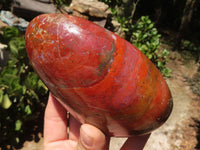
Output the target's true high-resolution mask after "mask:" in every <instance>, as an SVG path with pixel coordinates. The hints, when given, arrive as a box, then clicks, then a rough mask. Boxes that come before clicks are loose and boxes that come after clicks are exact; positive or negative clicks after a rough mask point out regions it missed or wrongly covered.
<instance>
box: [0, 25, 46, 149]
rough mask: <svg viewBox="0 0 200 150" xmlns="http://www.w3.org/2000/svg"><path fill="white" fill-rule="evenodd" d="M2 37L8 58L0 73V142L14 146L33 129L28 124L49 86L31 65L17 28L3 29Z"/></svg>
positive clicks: (38, 114)
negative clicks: (8, 52)
mask: <svg viewBox="0 0 200 150" xmlns="http://www.w3.org/2000/svg"><path fill="white" fill-rule="evenodd" d="M1 38H2V40H3V42H4V43H6V44H7V45H8V49H7V50H8V51H10V56H9V58H10V59H9V61H8V64H7V65H6V66H4V68H3V70H2V71H1V74H0V114H1V115H0V120H1V123H0V127H1V132H0V137H1V141H0V145H1V146H3V145H6V144H7V145H16V144H17V143H19V142H22V139H21V137H22V135H23V134H25V133H24V132H25V131H27V130H31V131H32V129H30V128H32V126H30V125H29V126H27V123H30V122H35V121H36V120H37V118H38V117H39V116H40V115H41V114H40V112H41V111H42V110H44V107H45V103H46V100H47V95H48V89H47V88H46V86H45V85H44V84H43V83H42V81H41V80H40V79H39V77H38V76H37V74H36V73H35V72H34V71H33V69H32V67H31V66H30V64H29V60H28V57H27V54H26V48H25V40H24V37H19V31H18V30H17V29H16V28H13V27H9V28H4V29H3V34H2V35H1ZM40 100H42V101H40ZM41 113H42V112H41ZM32 125H33V126H35V124H32Z"/></svg>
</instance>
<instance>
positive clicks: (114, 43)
mask: <svg viewBox="0 0 200 150" xmlns="http://www.w3.org/2000/svg"><path fill="white" fill-rule="evenodd" d="M26 48H27V52H28V56H29V59H30V61H31V63H32V66H33V67H34V69H35V71H36V72H37V73H38V75H39V76H40V78H41V79H42V81H43V82H44V83H45V84H46V86H47V87H48V88H49V90H50V91H51V92H52V93H53V95H54V96H55V97H56V98H57V99H58V100H59V101H60V102H61V103H62V104H63V105H64V106H65V107H66V109H67V110H68V111H69V112H70V113H71V114H72V115H73V116H74V117H75V118H76V119H77V120H79V121H80V122H81V123H89V124H92V125H95V126H96V127H98V128H100V129H101V130H102V131H103V132H104V133H105V134H107V135H109V136H120V137H125V136H131V135H135V134H145V133H149V132H151V131H152V130H154V129H156V128H157V127H159V126H161V125H162V124H163V123H164V122H165V121H166V120H167V118H168V117H169V115H170V113H171V110H172V98H171V94H170V91H169V89H168V86H167V84H166V82H165V80H164V78H163V77H162V75H161V73H160V72H159V71H158V69H157V68H156V67H155V66H154V64H153V63H152V62H151V61H150V60H149V59H148V58H147V57H146V56H145V55H144V54H143V53H142V52H141V51H140V50H138V49H137V48H136V47H134V46H133V45H132V44H130V43H129V42H127V41H126V40H124V39H122V38H121V37H119V36H118V35H116V34H114V33H112V32H110V31H108V30H106V29H104V28H102V27H100V26H98V25H96V24H94V23H92V22H89V21H87V20H84V19H81V18H78V17H74V16H69V15H63V14H44V15H40V16H38V17H36V18H34V19H33V20H32V21H31V22H30V24H29V26H28V28H27V31H26Z"/></svg>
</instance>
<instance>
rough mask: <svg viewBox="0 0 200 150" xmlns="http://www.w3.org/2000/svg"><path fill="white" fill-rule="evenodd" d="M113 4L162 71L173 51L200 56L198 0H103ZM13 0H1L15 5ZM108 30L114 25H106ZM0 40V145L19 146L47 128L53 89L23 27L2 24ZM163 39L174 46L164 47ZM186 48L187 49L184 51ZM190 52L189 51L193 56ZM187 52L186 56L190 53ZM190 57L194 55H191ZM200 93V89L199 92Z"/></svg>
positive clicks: (199, 79) (61, 0)
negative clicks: (34, 62) (1, 59)
mask: <svg viewBox="0 0 200 150" xmlns="http://www.w3.org/2000/svg"><path fill="white" fill-rule="evenodd" d="M99 1H102V2H104V3H106V4H108V5H109V9H110V10H111V12H112V19H113V20H116V21H117V22H119V23H120V27H121V28H122V30H123V32H124V35H125V36H124V38H125V39H126V40H128V41H129V42H131V43H132V44H133V45H135V46H136V47H138V48H139V49H140V50H141V51H142V52H143V53H144V54H145V55H146V56H147V57H148V58H149V59H150V60H151V61H152V62H153V63H154V64H155V65H156V66H157V68H158V69H159V70H160V71H161V72H162V74H163V76H165V77H170V76H171V70H170V69H169V68H168V67H167V66H166V64H167V61H168V59H169V55H170V52H174V51H177V52H178V53H182V54H183V57H189V56H191V57H192V58H193V59H195V63H196V64H198V62H199V59H200V42H199V39H200V32H199V31H200V2H199V1H198V0H169V1H160V0H155V1H153V2H152V1H149V0H99ZM10 2H11V1H6V0H0V6H1V7H2V9H3V8H5V9H8V8H9V7H10ZM70 2H71V1H68V0H54V3H55V5H58V6H62V5H69V4H70ZM107 28H108V29H109V28H110V27H109V24H108V25H107ZM0 31H1V32H0V43H2V44H6V45H7V48H6V49H5V51H9V52H10V55H9V61H8V63H7V65H5V66H4V68H3V69H2V70H0V120H1V122H0V129H1V130H0V147H1V148H2V150H3V149H6V148H8V147H7V145H11V146H10V147H9V148H10V149H12V148H14V147H15V148H18V147H20V146H22V144H23V142H24V141H25V140H27V139H25V138H24V137H26V138H27V137H28V138H29V139H31V138H33V137H35V136H37V133H38V132H41V131H42V127H41V126H42V125H43V115H44V109H45V106H46V102H47V98H48V89H47V88H46V86H45V85H44V84H43V82H42V81H41V80H40V79H39V77H38V76H37V74H36V73H35V72H34V70H33V68H32V67H31V64H30V63H29V60H28V57H27V54H26V47H25V40H24V32H20V31H19V30H18V29H17V28H15V27H5V28H2V29H0ZM162 44H167V45H169V46H170V47H171V48H172V49H167V48H163V47H162ZM183 52H184V53H183ZM188 53H189V55H188ZM185 54H186V55H185ZM189 59H190V58H189ZM188 81H189V82H190V84H191V85H192V86H193V90H194V92H196V94H199V93H200V89H199V87H200V86H199V85H200V75H196V78H195V80H191V79H188ZM199 95H200V94H199Z"/></svg>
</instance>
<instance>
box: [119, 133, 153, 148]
mask: <svg viewBox="0 0 200 150" xmlns="http://www.w3.org/2000/svg"><path fill="white" fill-rule="evenodd" d="M149 136H150V134H148V135H143V136H133V137H130V138H128V140H127V141H126V142H125V144H124V145H123V146H122V148H121V150H143V148H144V146H145V144H146V142H147V140H148V139H149Z"/></svg>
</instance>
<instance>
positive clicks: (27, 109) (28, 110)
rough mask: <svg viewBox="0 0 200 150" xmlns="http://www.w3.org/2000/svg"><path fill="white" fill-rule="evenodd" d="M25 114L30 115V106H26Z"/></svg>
mask: <svg viewBox="0 0 200 150" xmlns="http://www.w3.org/2000/svg"><path fill="white" fill-rule="evenodd" d="M25 112H26V114H27V115H30V114H31V113H32V111H31V108H30V105H26V107H25Z"/></svg>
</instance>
